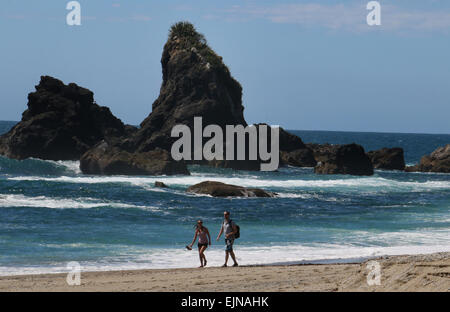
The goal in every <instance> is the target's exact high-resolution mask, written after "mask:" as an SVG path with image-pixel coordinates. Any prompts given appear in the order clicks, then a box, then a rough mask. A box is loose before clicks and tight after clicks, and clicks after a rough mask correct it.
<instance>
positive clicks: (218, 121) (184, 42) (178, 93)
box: [133, 22, 247, 152]
mask: <svg viewBox="0 0 450 312" xmlns="http://www.w3.org/2000/svg"><path fill="white" fill-rule="evenodd" d="M161 64H162V73H163V82H162V86H161V91H160V94H159V97H158V98H157V99H156V101H155V102H154V103H153V106H152V113H151V114H150V115H149V116H148V117H147V118H146V119H145V120H144V121H143V122H142V123H141V128H140V129H139V131H138V132H137V133H136V135H135V136H134V138H133V141H134V144H135V146H136V149H137V151H139V152H146V151H149V150H152V149H154V148H156V147H159V148H163V149H165V150H167V151H170V149H171V146H172V143H173V142H174V141H175V140H177V139H176V138H171V131H172V128H173V127H174V126H175V125H177V124H183V125H187V126H189V128H190V129H191V131H192V133H193V122H194V117H202V118H203V125H204V126H206V125H210V124H215V125H219V126H221V127H222V128H223V130H225V128H224V127H225V125H243V126H244V127H245V126H247V123H246V121H245V119H244V114H243V112H244V107H243V106H242V87H241V85H240V84H239V82H237V81H236V80H235V79H234V78H233V77H232V76H231V74H230V71H229V70H228V68H227V66H226V65H225V64H224V63H223V61H222V57H220V56H218V55H217V54H216V53H215V52H214V51H213V50H212V49H211V48H210V47H209V46H208V44H207V42H206V40H205V38H204V37H203V35H201V34H199V33H198V32H197V31H196V30H195V28H194V26H193V25H192V24H190V23H187V22H180V23H177V24H175V25H173V26H172V29H171V32H170V34H169V39H168V41H167V43H166V44H165V46H164V50H163V54H162V58H161ZM224 133H225V131H224Z"/></svg>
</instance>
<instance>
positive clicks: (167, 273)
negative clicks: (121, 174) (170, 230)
mask: <svg viewBox="0 0 450 312" xmlns="http://www.w3.org/2000/svg"><path fill="white" fill-rule="evenodd" d="M373 260H375V261H378V263H379V264H380V272H381V280H380V282H381V284H380V285H368V283H367V274H368V273H369V271H370V268H368V264H369V261H373ZM373 260H367V261H365V262H363V263H348V264H304V265H287V266H246V267H238V268H232V267H229V268H218V267H210V268H204V269H197V268H195V269H168V270H134V271H110V272H82V274H81V285H80V286H69V285H67V283H66V276H67V274H41V275H24V276H4V277H0V291H26V292H41V291H64V292H66V291H67V292H70V291H152V292H153V291H163V292H171V291H178V292H180V291H181V292H184V291H192V292H198V291H205V290H208V291H214V292H216V291H218V292H220V291H224V288H223V287H224V286H223V285H224V284H228V285H234V286H233V291H253V292H266V291H275V292H296V291H439V292H448V291H450V253H436V254H430V255H415V256H389V257H381V258H378V259H373Z"/></svg>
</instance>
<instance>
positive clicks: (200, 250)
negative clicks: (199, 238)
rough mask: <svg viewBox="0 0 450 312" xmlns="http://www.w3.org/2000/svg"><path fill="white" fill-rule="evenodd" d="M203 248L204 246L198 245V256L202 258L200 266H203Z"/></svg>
mask: <svg viewBox="0 0 450 312" xmlns="http://www.w3.org/2000/svg"><path fill="white" fill-rule="evenodd" d="M202 248H203V247H200V246H199V247H198V256H199V258H200V266H199V268H203V253H202Z"/></svg>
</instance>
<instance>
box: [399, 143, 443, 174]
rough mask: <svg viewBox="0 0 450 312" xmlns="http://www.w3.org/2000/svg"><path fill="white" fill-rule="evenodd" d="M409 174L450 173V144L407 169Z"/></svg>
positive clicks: (439, 148)
mask: <svg viewBox="0 0 450 312" xmlns="http://www.w3.org/2000/svg"><path fill="white" fill-rule="evenodd" d="M405 170H406V171H408V172H414V171H421V172H443V173H450V144H447V145H446V146H443V147H438V148H437V149H436V150H435V151H434V152H432V153H431V154H430V155H425V156H423V157H422V158H421V159H420V163H419V164H418V165H415V166H411V167H407V168H406V169H405Z"/></svg>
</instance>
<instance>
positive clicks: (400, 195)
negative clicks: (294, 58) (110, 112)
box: [0, 122, 450, 275]
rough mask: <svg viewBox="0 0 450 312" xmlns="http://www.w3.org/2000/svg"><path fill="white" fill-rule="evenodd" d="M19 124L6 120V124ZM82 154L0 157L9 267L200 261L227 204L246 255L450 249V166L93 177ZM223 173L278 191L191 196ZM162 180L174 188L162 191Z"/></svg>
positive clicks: (364, 140)
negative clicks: (201, 232) (446, 170)
mask: <svg viewBox="0 0 450 312" xmlns="http://www.w3.org/2000/svg"><path fill="white" fill-rule="evenodd" d="M12 125H14V123H12V122H0V133H1V132H5V131H7V130H8V129H9V128H10V127H11V126H12ZM293 132H295V133H296V134H299V135H300V136H301V137H302V139H303V140H304V141H305V142H321V143H323V142H329V143H351V142H356V143H359V144H362V145H363V146H364V147H365V148H366V149H367V150H369V149H375V148H380V147H384V146H401V147H403V148H405V153H406V162H407V163H415V162H418V161H419V159H420V157H421V156H422V155H424V154H426V153H429V152H431V151H433V150H434V149H435V148H436V147H438V146H442V145H444V144H446V143H450V135H422V134H389V133H352V132H323V131H293ZM78 166H79V164H78V162H67V161H62V162H55V161H42V160H37V159H29V160H25V161H16V160H11V159H7V158H4V157H0V275H14V274H24V273H43V272H67V270H68V269H67V268H66V265H67V263H68V262H71V261H78V262H79V263H80V264H81V266H82V269H83V270H117V269H138V268H175V267H196V266H198V255H197V253H196V251H187V250H186V249H184V246H185V245H186V244H188V243H190V242H191V240H192V237H193V234H194V230H193V225H194V224H195V221H196V220H197V219H199V218H201V219H203V221H204V224H205V226H207V227H208V228H209V230H210V232H211V234H212V239H213V245H212V247H211V248H209V249H208V250H207V252H206V255H207V257H208V263H209V265H212V266H216V265H221V264H222V263H223V256H224V251H223V250H224V243H223V240H222V239H221V240H220V241H219V242H216V240H215V238H216V236H217V233H218V231H219V228H220V223H221V217H222V213H223V211H224V210H230V211H231V212H232V219H233V220H235V221H236V223H238V224H239V225H240V227H241V238H240V239H238V240H237V241H236V245H235V250H236V255H237V257H238V260H239V261H240V263H241V264H269V263H279V262H299V261H316V260H327V259H344V260H345V259H350V258H361V257H372V256H379V255H396V254H414V253H431V252H438V251H450V175H449V174H430V173H404V172H397V171H376V172H375V175H374V176H371V177H356V176H344V175H333V176H324V175H315V174H314V173H313V169H312V168H283V169H281V170H279V171H278V172H265V173H263V172H245V171H241V172H238V171H233V170H225V169H213V168H206V167H199V166H193V167H191V168H190V169H191V171H192V175H191V176H170V177H167V176H160V177H140V176H110V177H102V176H88V175H82V174H81V173H80V170H79V168H78ZM205 180H215V181H222V182H226V183H232V184H238V185H242V186H252V187H260V188H264V189H267V190H271V191H275V192H277V193H279V194H280V196H279V197H278V198H234V199H231V198H212V197H209V196H198V195H192V194H187V193H186V192H185V189H186V188H187V187H188V186H190V185H192V184H195V183H198V182H201V181H205ZM155 181H163V182H164V183H166V184H167V185H169V186H170V188H168V189H159V188H155V187H154V186H153V184H154V182H155Z"/></svg>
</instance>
